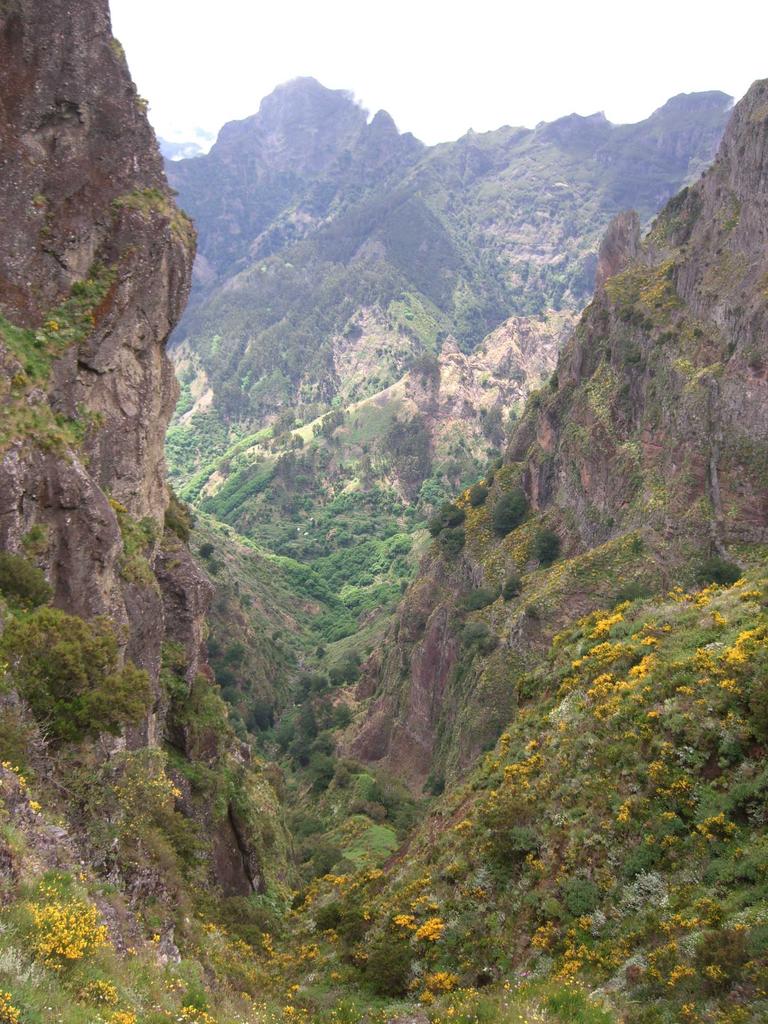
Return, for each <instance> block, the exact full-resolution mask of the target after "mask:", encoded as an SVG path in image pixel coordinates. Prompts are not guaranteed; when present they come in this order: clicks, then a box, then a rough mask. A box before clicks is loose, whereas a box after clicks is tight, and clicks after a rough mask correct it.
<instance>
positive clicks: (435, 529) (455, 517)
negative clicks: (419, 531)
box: [428, 501, 467, 537]
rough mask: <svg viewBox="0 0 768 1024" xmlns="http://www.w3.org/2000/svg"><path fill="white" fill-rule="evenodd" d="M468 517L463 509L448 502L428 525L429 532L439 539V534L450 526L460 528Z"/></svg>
mask: <svg viewBox="0 0 768 1024" xmlns="http://www.w3.org/2000/svg"><path fill="white" fill-rule="evenodd" d="M466 517H467V516H466V512H465V511H464V509H463V508H459V507H458V505H454V504H452V503H451V502H450V501H446V502H444V503H443V504H442V505H441V506H440V510H439V511H438V512H437V514H436V515H434V516H433V517H432V518H431V519H430V521H429V523H428V529H429V532H430V533H431V534H432V536H433V537H437V535H438V534H439V533H441V532H442V531H443V530H445V529H447V528H448V527H450V526H460V525H461V524H462V523H463V522H464V520H465V519H466Z"/></svg>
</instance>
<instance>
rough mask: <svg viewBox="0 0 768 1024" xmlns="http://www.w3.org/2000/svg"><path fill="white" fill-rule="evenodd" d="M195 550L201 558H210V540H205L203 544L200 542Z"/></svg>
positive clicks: (211, 546)
mask: <svg viewBox="0 0 768 1024" xmlns="http://www.w3.org/2000/svg"><path fill="white" fill-rule="evenodd" d="M197 550H198V552H199V554H200V557H201V558H210V557H211V555H212V554H213V552H214V547H213V544H211V542H210V541H206V542H205V544H201V545H200V547H199V548H198V549H197Z"/></svg>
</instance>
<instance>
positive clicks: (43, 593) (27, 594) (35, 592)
mask: <svg viewBox="0 0 768 1024" xmlns="http://www.w3.org/2000/svg"><path fill="white" fill-rule="evenodd" d="M0 593H2V594H3V596H4V597H5V598H6V599H7V600H8V601H10V602H11V603H12V604H18V605H20V606H21V607H22V608H36V607H37V606H38V605H41V604H47V603H48V602H49V601H50V599H51V597H52V596H53V592H52V590H51V586H50V584H49V583H48V581H47V580H46V578H45V576H44V575H43V573H42V571H41V570H40V569H38V568H37V566H35V565H32V563H31V562H29V561H27V559H26V558H23V557H22V556H21V555H14V554H11V553H10V552H8V551H0Z"/></svg>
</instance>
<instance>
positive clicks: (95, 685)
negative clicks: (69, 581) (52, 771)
mask: <svg viewBox="0 0 768 1024" xmlns="http://www.w3.org/2000/svg"><path fill="white" fill-rule="evenodd" d="M0 659H2V660H4V661H6V662H7V663H8V668H9V676H10V680H11V683H12V685H14V686H15V687H16V689H17V690H18V692H19V693H20V694H21V696H22V697H24V699H25V700H27V701H28V703H29V706H30V707H31V709H32V713H33V714H34V716H35V718H36V719H37V720H38V721H39V722H41V723H42V724H43V725H44V727H45V728H46V730H47V731H48V734H49V736H50V737H51V738H52V739H56V740H72V741H77V740H81V739H83V738H84V737H86V736H97V735H99V734H100V733H102V732H108V733H112V734H113V735H117V734H118V733H119V732H120V730H121V729H122V728H123V726H124V725H127V724H129V723H132V722H138V721H140V720H141V718H142V717H143V716H144V715H145V714H146V712H147V708H148V707H149V701H150V691H149V680H148V677H147V674H146V672H144V671H142V670H141V669H138V668H136V666H135V665H133V664H131V663H130V662H129V663H127V664H125V665H123V666H120V664H119V648H118V644H117V640H116V638H115V635H114V633H113V632H112V629H111V627H110V625H109V623H108V622H107V621H105V620H96V621H95V622H93V623H88V622H85V620H84V619H81V618H78V617H77V616H76V615H67V614H66V613H65V612H62V611H59V609H57V608H40V609H38V610H37V611H35V612H33V613H32V614H31V615H29V616H28V617H27V618H26V619H25V620H24V621H20V620H17V619H11V620H10V621H9V622H8V623H7V625H6V627H5V632H4V633H3V637H2V640H1V641H0Z"/></svg>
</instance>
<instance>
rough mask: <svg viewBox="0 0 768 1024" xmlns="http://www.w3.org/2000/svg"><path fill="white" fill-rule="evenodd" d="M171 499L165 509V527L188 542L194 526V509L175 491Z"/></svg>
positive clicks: (171, 494)
mask: <svg viewBox="0 0 768 1024" xmlns="http://www.w3.org/2000/svg"><path fill="white" fill-rule="evenodd" d="M169 499H170V500H169V502H168V508H167V509H166V510H165V528H166V530H170V531H171V533H175V534H176V536H177V537H178V538H179V540H181V541H183V542H184V543H185V544H186V543H187V541H188V540H189V535H190V533H191V532H192V527H193V526H194V516H193V514H192V510H191V509H190V507H189V505H186V504H185V503H184V502H183V501H182V500H181V498H178V497H177V496H176V495H175V494H174V492H173V491H171V493H170V496H169Z"/></svg>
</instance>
